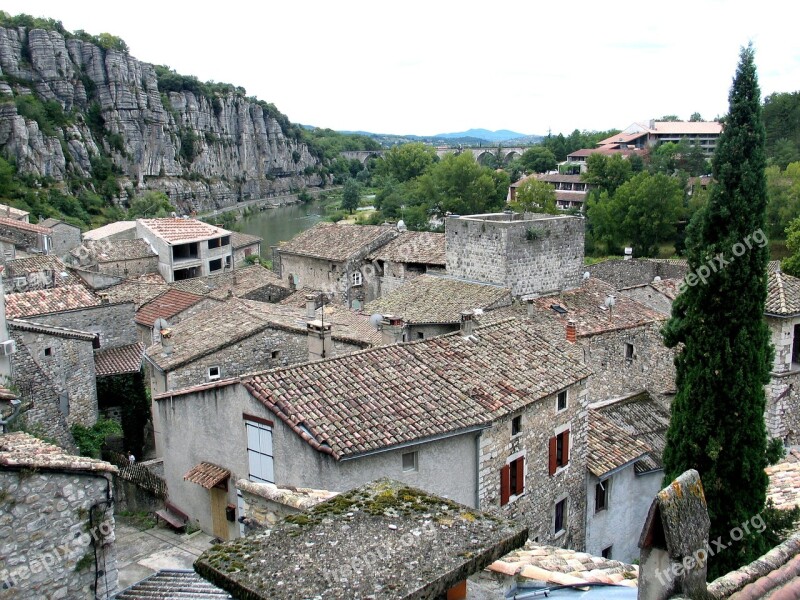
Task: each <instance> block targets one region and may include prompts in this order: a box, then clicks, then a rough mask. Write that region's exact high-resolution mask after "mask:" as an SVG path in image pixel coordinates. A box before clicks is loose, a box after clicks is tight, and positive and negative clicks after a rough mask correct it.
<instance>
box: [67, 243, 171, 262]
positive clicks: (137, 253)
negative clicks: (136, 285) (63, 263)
mask: <svg viewBox="0 0 800 600" xmlns="http://www.w3.org/2000/svg"><path fill="white" fill-rule="evenodd" d="M70 254H71V255H73V256H75V257H80V256H81V255H86V254H88V255H90V256H91V257H92V258H93V259H94V260H95V261H97V262H98V263H107V262H117V261H120V260H135V259H137V258H148V257H153V256H158V254H157V253H156V251H155V250H153V249H152V248H151V247H150V244H148V243H147V241H146V240H143V239H141V238H138V239H135V240H101V241H100V242H94V241H88V242H84V243H83V246H81V247H78V248H73V249H72V250H70Z"/></svg>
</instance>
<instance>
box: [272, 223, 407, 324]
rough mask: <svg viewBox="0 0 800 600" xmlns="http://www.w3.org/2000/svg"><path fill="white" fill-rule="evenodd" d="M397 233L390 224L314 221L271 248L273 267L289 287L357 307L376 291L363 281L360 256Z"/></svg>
mask: <svg viewBox="0 0 800 600" xmlns="http://www.w3.org/2000/svg"><path fill="white" fill-rule="evenodd" d="M397 235H398V231H397V229H396V228H394V227H384V226H377V225H363V226H362V225H343V224H339V223H318V224H317V225H315V226H314V227H312V228H311V229H307V230H306V231H304V232H303V233H301V234H299V235H297V236H296V237H294V238H293V239H292V240H291V241H289V242H285V243H282V244H281V245H280V246H277V247H276V248H275V249H274V252H273V269H275V272H276V273H278V275H279V276H280V277H281V279H282V280H283V281H284V282H286V283H288V284H289V286H291V287H292V288H308V289H311V290H319V291H322V292H326V293H328V294H330V295H332V296H333V297H335V298H336V302H337V303H341V304H343V305H345V306H347V307H348V308H354V309H360V308H361V307H362V306H363V305H364V303H366V302H369V301H370V300H373V299H374V297H375V296H376V294H377V290H371V289H369V288H368V287H366V286H365V285H364V270H363V269H364V259H365V258H366V257H367V256H369V255H370V254H372V253H373V252H375V251H376V250H377V249H378V248H380V247H381V246H383V245H384V244H386V243H388V242H389V241H390V240H392V239H394V238H395V236H397Z"/></svg>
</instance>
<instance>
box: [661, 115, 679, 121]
mask: <svg viewBox="0 0 800 600" xmlns="http://www.w3.org/2000/svg"><path fill="white" fill-rule="evenodd" d="M659 121H680V119H679V118H678V115H664V116H663V117H661V118H660V119H659Z"/></svg>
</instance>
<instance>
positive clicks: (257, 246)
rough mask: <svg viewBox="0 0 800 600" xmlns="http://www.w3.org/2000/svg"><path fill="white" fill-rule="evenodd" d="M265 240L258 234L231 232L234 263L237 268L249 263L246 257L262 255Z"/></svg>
mask: <svg viewBox="0 0 800 600" xmlns="http://www.w3.org/2000/svg"><path fill="white" fill-rule="evenodd" d="M263 241H264V240H263V239H261V238H260V237H258V236H257V235H250V234H248V233H240V232H238V231H234V232H233V233H232V234H231V243H232V245H233V264H234V266H235V268H237V269H238V268H239V267H243V266H245V265H246V264H247V262H245V261H246V259H247V257H248V256H257V257H260V256H261V243H262V242H263Z"/></svg>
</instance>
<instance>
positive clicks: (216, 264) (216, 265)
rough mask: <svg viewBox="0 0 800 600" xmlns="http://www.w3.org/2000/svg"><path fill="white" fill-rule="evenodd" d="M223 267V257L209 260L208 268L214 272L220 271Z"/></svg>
mask: <svg viewBox="0 0 800 600" xmlns="http://www.w3.org/2000/svg"><path fill="white" fill-rule="evenodd" d="M221 268H222V259H221V258H217V259H215V260H210V261H208V270H209V271H211V272H212V273H213V272H214V271H219V270H220V269H221Z"/></svg>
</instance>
